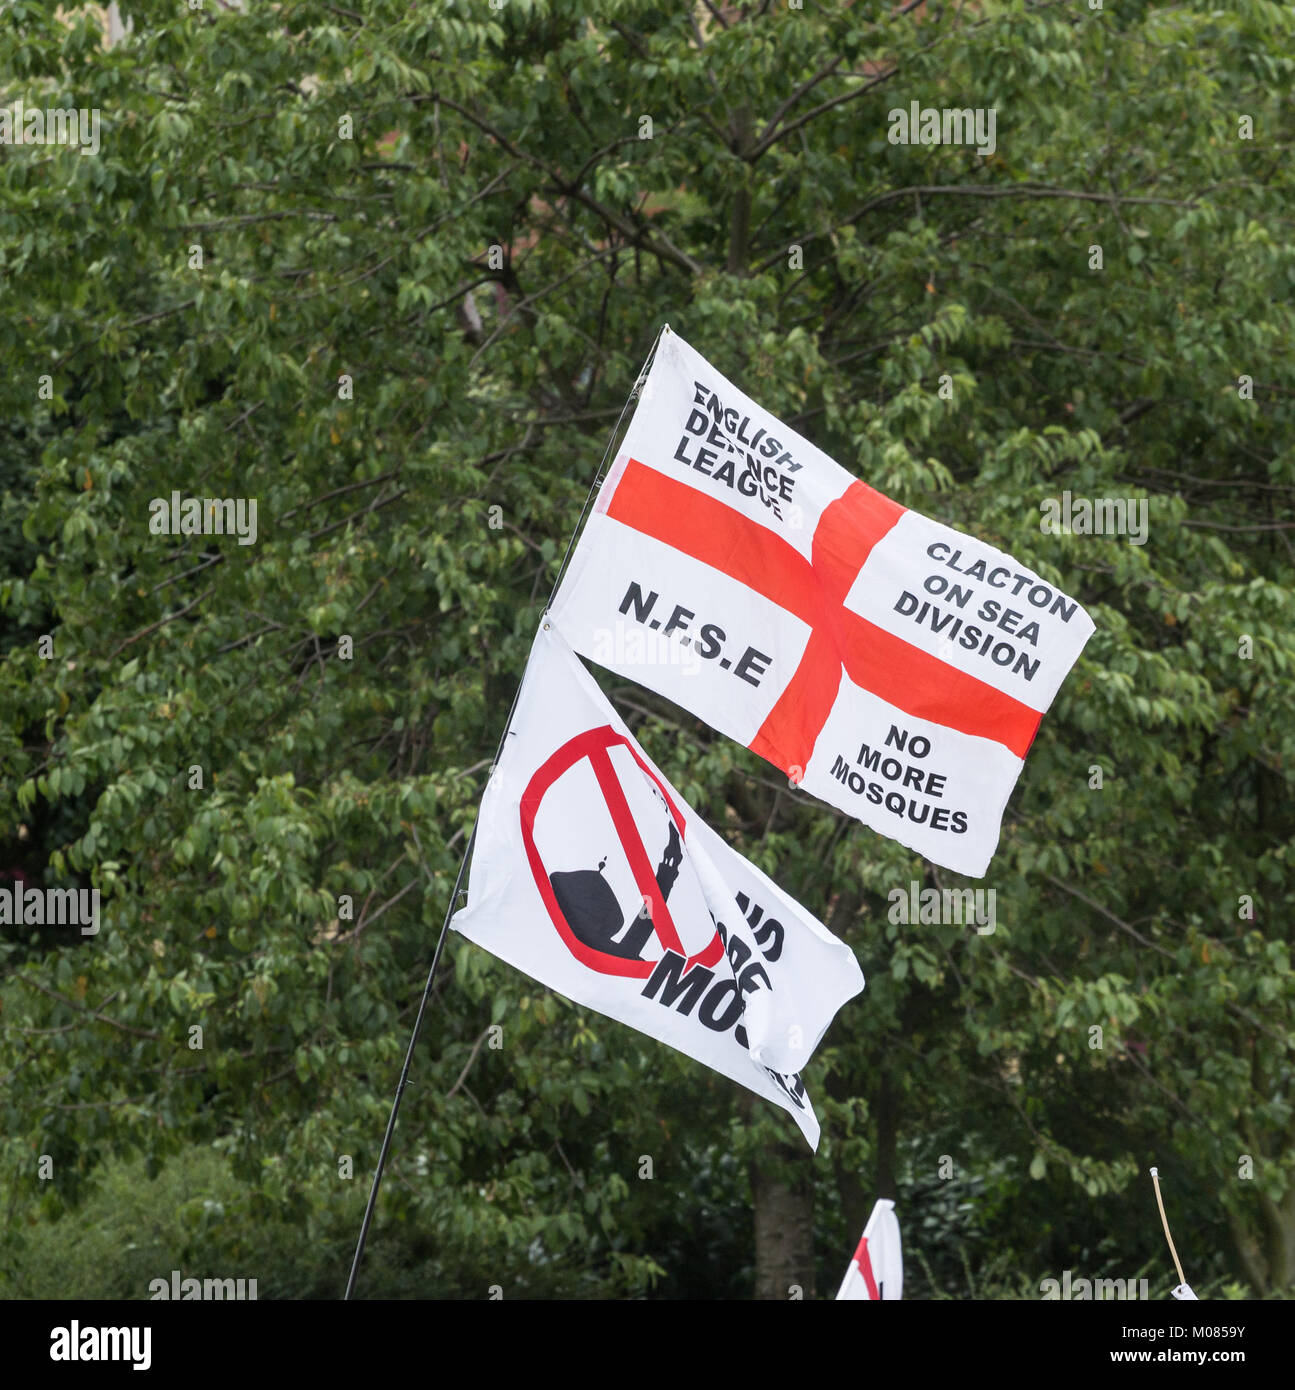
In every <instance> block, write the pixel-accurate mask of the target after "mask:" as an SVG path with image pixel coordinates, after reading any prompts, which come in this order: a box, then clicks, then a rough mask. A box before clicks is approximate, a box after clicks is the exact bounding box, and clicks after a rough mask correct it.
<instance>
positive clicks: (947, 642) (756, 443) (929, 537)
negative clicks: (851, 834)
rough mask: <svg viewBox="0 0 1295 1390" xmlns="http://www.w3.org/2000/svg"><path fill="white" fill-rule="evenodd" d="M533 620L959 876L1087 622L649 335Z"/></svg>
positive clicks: (984, 547)
mask: <svg viewBox="0 0 1295 1390" xmlns="http://www.w3.org/2000/svg"><path fill="white" fill-rule="evenodd" d="M552 620H553V622H554V623H555V624H556V625H557V627H558V629H559V630H560V631H561V632H562V633H563V635H564V636H565V637H566V639H567V641H568V642H570V644H571V645H572V647H574V648H575V650H576V651H578V652H580V653H581V654H582V655H584V656H587V657H589V658H590V659H591V660H592V661H596V662H598V663H599V664H600V665H603V666H606V667H608V668H609V669H611V670H613V671H616V672H618V673H620V674H622V675H625V676H627V677H629V678H630V679H631V680H635V681H638V682H639V683H640V684H642V685H646V686H648V687H649V688H650V689H652V690H655V691H657V692H658V693H659V694H661V695H664V696H666V697H667V698H668V699H670V700H673V701H674V702H675V703H676V704H678V705H681V706H683V708H684V709H686V710H689V711H691V712H692V713H693V714H695V715H697V716H698V717H699V718H701V719H704V720H705V721H706V722H707V723H708V724H710V725H711V726H712V727H713V728H715V729H718V730H719V731H720V732H721V733H723V734H727V735H728V736H729V737H730V738H734V739H736V740H737V741H738V742H739V743H742V744H744V745H745V746H746V747H748V748H750V749H752V750H753V751H754V752H756V753H759V754H760V755H761V757H764V758H766V759H768V760H769V761H770V762H771V763H773V764H774V766H775V767H778V768H781V769H782V771H783V772H785V773H787V775H788V776H789V777H790V778H791V780H792V781H793V782H795V783H797V784H798V785H800V786H802V787H803V788H804V789H805V790H806V791H808V792H811V793H813V795H815V796H818V797H821V798H822V799H823V800H824V801H827V802H829V803H831V804H832V805H833V806H836V807H839V808H840V809H841V810H844V811H847V812H849V813H850V814H851V815H853V816H856V817H857V818H858V819H859V820H861V821H863V823H864V824H865V825H868V826H871V827H872V828H873V829H874V830H877V831H879V832H880V833H881V834H883V835H888V836H890V837H892V838H893V839H896V840H898V841H899V842H900V843H901V844H903V845H906V846H907V847H908V848H909V849H913V850H917V851H918V852H919V853H921V854H924V855H925V856H926V857H927V858H928V859H930V860H932V861H933V862H934V863H937V864H943V865H945V866H947V867H948V868H951V869H954V870H956V871H958V872H960V873H966V874H971V875H974V876H976V877H980V876H981V875H983V874H984V872H985V870H986V869H987V868H988V866H989V861H990V859H991V858H992V857H993V853H994V850H995V848H996V847H997V844H998V836H999V826H1000V823H1001V821H1002V815H1003V810H1004V808H1005V806H1006V804H1007V799H1008V797H1009V796H1010V794H1011V791H1012V788H1013V786H1014V785H1015V783H1016V779H1017V776H1018V775H1019V773H1020V770H1021V766H1022V762H1023V759H1024V757H1025V754H1026V752H1027V751H1028V749H1029V746H1030V743H1031V741H1032V740H1033V738H1034V735H1035V732H1036V730H1037V729H1038V725H1039V720H1040V718H1041V716H1042V714H1043V712H1044V711H1045V710H1046V709H1047V708H1048V706H1049V705H1050V704H1051V703H1052V700H1053V697H1054V696H1055V695H1056V693H1057V690H1058V688H1059V687H1060V685H1061V682H1062V681H1063V680H1064V679H1065V676H1066V674H1067V672H1068V671H1069V670H1070V668H1071V666H1073V664H1074V662H1075V661H1076V659H1077V658H1078V656H1079V653H1080V652H1081V651H1082V650H1083V647H1084V643H1085V642H1086V641H1087V640H1088V638H1089V636H1090V635H1091V634H1092V631H1093V623H1092V620H1091V618H1089V616H1088V614H1087V613H1086V612H1085V611H1084V610H1083V608H1081V607H1080V606H1079V604H1078V603H1077V602H1075V600H1073V599H1070V598H1068V597H1067V596H1066V595H1065V594H1063V593H1061V592H1060V591H1059V590H1057V589H1055V588H1054V587H1053V586H1052V585H1050V584H1048V583H1046V582H1045V581H1044V580H1042V579H1041V578H1040V577H1039V576H1038V575H1037V574H1035V573H1034V572H1033V571H1032V570H1030V569H1027V568H1026V567H1025V566H1024V565H1021V564H1018V563H1017V562H1016V561H1015V560H1013V559H1012V557H1011V556H1010V555H1007V554H1005V553H1004V552H1003V551H1001V550H997V549H995V548H994V547H993V546H992V545H989V544H987V543H986V542H984V541H981V540H978V539H976V538H975V537H973V536H967V535H963V534H962V533H960V532H958V531H954V530H952V529H951V528H950V527H948V526H945V525H942V524H941V523H940V522H938V521H932V520H931V519H930V518H928V517H924V516H921V515H919V514H918V513H917V512H912V511H909V510H907V509H906V508H904V507H901V506H899V505H898V504H897V503H895V502H892V501H891V500H890V499H889V498H887V497H884V496H882V494H881V493H879V492H877V491H875V490H874V489H873V488H870V487H868V486H867V485H866V484H865V483H863V482H860V481H859V480H858V479H856V478H854V477H852V476H851V475H850V474H849V473H847V472H846V471H845V469H843V468H841V467H840V466H839V465H838V464H836V463H834V462H833V461H832V459H830V458H829V457H828V456H827V455H826V454H824V453H823V452H822V451H821V450H820V449H817V448H815V446H814V445H813V444H811V443H810V442H809V441H808V440H807V439H804V438H802V437H801V436H800V435H799V434H797V433H796V432H795V431H794V430H790V429H788V428H787V426H785V425H784V424H782V423H781V422H780V421H779V420H777V419H776V418H775V417H774V416H772V415H770V414H769V413H768V412H767V411H765V410H762V409H761V408H760V407H759V406H758V405H756V403H755V402H754V401H752V400H751V399H750V398H749V397H747V396H746V395H744V394H743V393H742V392H741V391H739V390H738V389H737V387H736V386H734V385H733V384H732V383H731V382H730V381H728V380H727V379H726V378H724V377H723V376H721V375H720V373H719V372H717V371H716V370H715V368H714V367H712V366H711V365H710V363H709V362H707V361H706V359H705V358H703V357H702V356H700V355H699V354H698V353H696V352H694V351H693V349H692V348H690V347H689V346H688V344H687V343H685V342H684V341H683V339H682V338H680V337H679V336H678V335H677V334H674V333H672V332H671V331H670V330H669V329H668V328H667V329H666V330H664V332H663V334H662V337H661V340H660V343H659V344H658V347H657V352H656V357H655V359H654V360H653V363H652V368H651V371H650V372H649V373H648V377H647V380H646V381H645V383H644V385H643V391H642V398H641V400H640V402H639V405H638V407H637V408H636V410H635V412H634V418H633V419H632V421H631V422H630V427H629V431H628V432H627V434H626V436H625V440H624V443H623V445H622V446H621V452H620V454H619V456H618V458H617V461H616V463H615V465H614V467H613V468H612V470H611V472H610V473H609V474H608V476H607V479H606V480H605V481H604V483H603V485H602V487H601V488H600V489H599V494H598V500H597V502H596V504H595V507H594V511H593V514H592V515H591V517H590V519H589V523H588V525H587V526H586V528H585V531H584V534H583V535H582V537H581V539H580V543H579V545H578V546H577V547H576V550H575V554H574V555H573V557H572V561H571V565H570V568H569V569H568V571H567V573H566V576H565V578H564V579H563V582H562V586H561V588H560V589H559V591H558V594H557V598H556V600H555V602H554V605H553V610H552Z"/></svg>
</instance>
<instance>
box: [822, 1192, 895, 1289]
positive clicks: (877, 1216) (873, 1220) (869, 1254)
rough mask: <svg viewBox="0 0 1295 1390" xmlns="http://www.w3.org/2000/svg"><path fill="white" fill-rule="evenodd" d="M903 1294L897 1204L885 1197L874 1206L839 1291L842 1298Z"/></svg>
mask: <svg viewBox="0 0 1295 1390" xmlns="http://www.w3.org/2000/svg"><path fill="white" fill-rule="evenodd" d="M903 1296H904V1251H903V1247H902V1246H901V1245H900V1242H899V1218H898V1217H897V1216H896V1215H895V1204H894V1202H892V1201H891V1200H890V1199H889V1198H888V1197H883V1198H882V1199H881V1200H880V1201H879V1202H878V1203H877V1204H876V1206H874V1207H873V1209H872V1215H871V1216H870V1217H869V1218H868V1224H867V1225H866V1226H865V1227H864V1228H863V1235H862V1236H860V1237H859V1245H858V1248H857V1249H856V1250H855V1252H854V1256H853V1258H852V1259H851V1260H850V1267H849V1269H847V1270H846V1271H845V1278H844V1279H843V1280H842V1281H841V1287H840V1289H839V1290H838V1291H837V1295H836V1297H837V1301H838V1302H839V1301H840V1300H841V1299H847V1300H848V1299H860V1298H861V1299H898V1298H903Z"/></svg>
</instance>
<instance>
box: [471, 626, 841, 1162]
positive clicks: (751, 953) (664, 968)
mask: <svg viewBox="0 0 1295 1390" xmlns="http://www.w3.org/2000/svg"><path fill="white" fill-rule="evenodd" d="M452 925H453V926H454V927H455V928H456V929H457V930H458V931H460V932H462V933H463V935H465V936H467V937H469V938H470V939H471V940H473V941H475V942H476V943H477V944H478V945H479V946H483V947H485V949H486V950H488V951H490V952H492V953H493V954H494V955H496V956H499V957H500V958H501V959H503V960H506V961H507V962H508V963H509V964H510V965H513V966H515V967H516V968H517V969H518V970H522V971H524V972H525V973H526V974H528V975H531V976H533V977H534V978H535V979H537V980H539V981H541V982H542V983H543V984H546V985H548V986H549V987H550V988H552V989H555V990H557V991H558V992H559V993H561V994H564V995H566V996H567V997H568V998H569V999H573V1000H575V1001H576V1002H577V1003H580V1004H584V1005H586V1006H587V1007H589V1008H592V1009H597V1010H598V1011H599V1012H600V1013H603V1014H606V1015H608V1016H609V1017H611V1018H615V1019H618V1020H620V1021H621V1022H622V1023H628V1024H629V1025H630V1026H631V1027H633V1028H637V1029H639V1030H640V1031H641V1032H644V1033H647V1034H649V1035H650V1036H652V1037H654V1038H659V1039H660V1040H661V1041H662V1042H666V1043H669V1044H670V1046H671V1047H674V1048H677V1049H678V1050H679V1051H680V1052H686V1053H687V1054H688V1055H689V1056H690V1057H696V1058H697V1059H698V1060H699V1061H702V1062H705V1063H706V1065H707V1066H710V1067H713V1068H714V1069H715V1070H716V1071H719V1072H722V1073H723V1074H724V1075H725V1076H728V1077H731V1078H732V1079H733V1080H734V1081H738V1082H740V1083H741V1084H742V1085H744V1086H746V1087H748V1088H749V1089H750V1090H752V1091H755V1092H756V1093H757V1094H759V1095H762V1096H765V1097H766V1098H767V1099H769V1100H772V1101H774V1102H775V1103H776V1104H778V1105H780V1106H782V1107H783V1108H784V1109H785V1110H787V1111H789V1112H790V1113H791V1115H792V1116H793V1117H794V1119H795V1120H796V1123H797V1124H798V1125H799V1126H800V1129H801V1132H802V1133H803V1134H804V1135H805V1137H806V1139H807V1140H808V1141H809V1143H810V1144H811V1145H812V1146H814V1147H817V1145H818V1134H819V1126H818V1121H817V1119H816V1118H815V1116H814V1112H813V1108H812V1107H811V1105H810V1102H809V1097H808V1096H807V1095H806V1094H805V1087H804V1083H803V1082H802V1081H801V1079H800V1077H799V1075H798V1074H797V1073H798V1072H799V1070H800V1069H801V1068H802V1067H803V1066H804V1065H805V1063H806V1062H807V1061H808V1060H809V1058H810V1055H811V1054H812V1053H813V1051H814V1048H815V1047H816V1046H817V1045H818V1041H819V1039H820V1038H821V1037H822V1035H823V1033H824V1031H825V1030H826V1028H827V1026H828V1024H829V1023H830V1022H831V1020H832V1017H833V1015H834V1014H835V1013H836V1011H837V1009H839V1008H840V1007H841V1005H842V1004H843V1003H845V1001H846V1000H847V999H850V998H852V997H853V996H854V995H855V994H857V993H858V992H859V991H860V990H861V989H862V988H863V974H862V972H861V971H860V969H859V965H858V962H857V961H856V960H855V958H854V953H853V951H851V950H850V948H849V947H848V946H846V945H845V943H844V942H842V941H839V940H837V938H836V937H834V936H833V935H832V934H831V933H830V932H829V931H828V930H827V929H826V927H824V926H823V925H822V923H821V922H819V921H817V920H816V919H815V918H814V917H813V916H811V915H810V914H809V913H808V912H806V911H805V910H804V908H802V907H801V906H800V905H799V904H798V903H796V902H795V901H794V900H793V899H791V898H789V897H788V896H787V895H786V894H785V893H783V892H782V891H781V889H779V888H778V887H777V886H776V885H775V884H774V883H773V882H771V881H770V879H768V878H767V877H766V876H765V875H764V874H763V873H761V872H760V870H759V869H757V868H756V867H755V865H754V864H751V863H749V862H748V861H747V860H745V859H744V858H743V857H742V856H741V855H740V854H738V853H737V852H736V851H734V850H733V849H731V848H730V847H729V846H728V845H727V844H726V843H725V842H724V841H723V840H722V839H721V838H720V837H719V836H718V835H716V834H715V832H714V831H712V830H711V829H710V828H709V827H708V826H706V825H705V824H704V823H703V822H702V820H701V819H700V818H699V817H698V816H697V814H696V813H695V812H694V811H693V810H692V809H691V807H689V806H688V805H687V803H686V802H685V801H684V800H683V799H682V797H680V796H679V794H678V792H676V791H675V789H674V788H673V787H672V786H671V785H670V783H669V782H668V781H666V779H665V778H664V777H663V776H662V775H661V773H660V771H659V770H658V769H657V767H656V766H655V765H654V764H653V763H652V762H651V760H650V759H649V758H648V757H647V756H646V754H645V753H644V752H643V750H642V749H641V748H640V747H639V745H638V743H637V742H636V741H635V739H634V737H633V735H632V734H631V733H630V732H629V730H628V728H626V726H625V724H624V723H623V722H622V720H621V719H620V717H619V716H618V715H617V713H616V711H615V710H614V709H613V708H612V707H611V705H610V704H608V703H607V700H606V699H605V698H604V696H603V694H602V692H601V691H600V690H599V689H598V687H597V685H596V684H595V683H594V681H593V679H592V677H591V676H590V675H589V673H588V672H587V671H586V670H585V669H584V667H582V666H581V664H580V662H579V661H578V660H577V659H576V657H575V656H574V655H573V654H572V652H571V650H570V648H569V647H568V646H567V645H566V643H565V642H564V641H563V639H562V637H561V636H560V635H559V633H558V632H557V629H556V628H555V627H554V626H553V625H552V624H551V623H550V622H548V620H547V619H546V620H544V621H542V622H541V624H540V631H539V633H538V634H537V635H536V638H535V642H534V645H533V646H532V648H531V655H530V660H529V662H528V663H527V667H526V673H525V675H524V676H523V678H522V687H521V691H520V694H519V696H518V700H517V708H516V711H515V713H514V716H513V720H512V723H511V725H510V726H509V729H508V732H507V735H506V736H505V739H504V747H503V752H502V753H501V755H500V758H499V763H498V765H497V767H496V768H495V770H494V772H493V774H492V776H491V778H490V782H489V784H488V786H487V788H486V792H485V795H484V797H483V798H482V802H481V811H480V819H479V822H478V828H477V838H476V848H475V850H474V852H473V857H472V871H471V876H470V878H469V883H468V905H467V907H466V908H465V909H464V910H463V911H462V912H459V913H458V914H456V916H455V917H454V919H453V923H452Z"/></svg>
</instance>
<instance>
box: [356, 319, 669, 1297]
mask: <svg viewBox="0 0 1295 1390" xmlns="http://www.w3.org/2000/svg"><path fill="white" fill-rule="evenodd" d="M669 331H670V325H669V324H665V325H664V326H663V327H662V328H661V329H660V330H659V331H658V333H657V336H656V337H655V338H654V339H653V341H652V347H651V349H650V350H649V351H648V355H647V357H646V358H645V359H644V362H643V366H642V368H641V370H640V371H639V374H638V376H637V377H636V378H635V380H634V385H633V387H632V388H631V390H630V393H629V395H628V396H626V397H625V404H624V405H623V406H621V413H620V416H619V418H618V419H617V421H616V425H615V427H614V428H613V430H612V432H611V437H610V438H609V439H608V441H607V448H606V449H605V450H604V452H603V459H602V462H601V463H600V464H599V465H598V472H597V473H596V474H595V475H594V480H593V483H592V484H591V486H590V488H589V492H588V494H587V495H586V497H585V504H584V506H583V507H581V509H580V516H579V518H578V520H577V521H576V524H575V529H574V530H573V531H572V532H571V539H570V540H569V541H568V542H567V549H566V554H565V555H563V557H562V564H561V565H560V566H559V568H558V576H557V578H556V579H555V580H554V581H553V589H552V591H551V592H550V593H549V597H548V601H547V602H546V603H545V605H544V611H545V612H547V611H548V609H549V607H550V605H551V604H552V603H553V599H554V596H555V595H556V594H557V591H558V586H559V585H560V584H561V583H562V576H563V575H564V574H566V571H567V564H568V563H569V561H570V559H571V552H572V551H573V550H574V549H575V546H576V539H577V537H578V536H579V534H580V529H581V527H582V526H583V525H584V521H585V517H586V515H588V512H589V505H590V503H591V502H592V501H593V499H594V497H595V495H596V494H597V492H598V488H599V487H600V486H601V484H602V481H603V475H604V474H605V472H606V470H607V460H608V459H609V458H610V457H611V453H612V449H613V448H614V447H615V444H616V441H617V439H618V437H619V436H620V432H621V426H622V425H623V424H624V423H625V412H626V411H627V410H628V409H629V408H630V405H631V403H632V402H634V401H635V400H637V399H638V395H639V392H640V391H641V390H642V389H643V383H644V382H645V381H646V380H647V374H648V370H649V369H650V368H651V366H652V361H653V359H654V358H655V357H656V350H657V347H658V346H659V345H660V342H661V335H662V334H663V333H668V332H669ZM524 675H525V672H523V676H524ZM521 693H522V683H521V681H520V680H519V681H518V682H517V690H516V693H515V694H514V695H513V703H512V705H511V706H510V708H509V710H508V717H507V719H505V720H504V730H503V733H501V734H500V736H499V747H498V748H496V749H495V756H494V761H493V762H492V763H491V766H490V771H491V773H492V774H493V772H494V770H495V767H496V766H497V765H498V763H499V759H500V756H501V755H502V754H503V751H504V742H505V740H506V739H507V738H508V730H509V727H510V726H511V724H512V722H513V714H514V713H515V712H516V710H517V701H518V698H519V697H520V695H521ZM487 780H489V779H487ZM480 819H481V815H480V809H479V808H478V813H477V819H476V820H475V821H474V822H473V824H472V834H471V835H469V836H468V843H467V844H466V845H465V846H464V849H463V857H462V858H461V859H460V860H459V871H458V874H457V875H456V876H455V879H454V891H453V892H452V893H451V894H450V901H449V904H448V906H447V907H446V909H445V920H444V922H442V923H441V934H440V936H439V937H438V938H437V941H436V950H435V951H433V952H432V964H431V967H430V968H429V969H428V972H427V983H426V984H425V985H424V986H423V997H422V999H421V1000H420V1001H419V1004H418V1013H417V1015H416V1017H415V1018H414V1030H413V1032H412V1033H411V1034H410V1037H409V1046H408V1048H407V1049H406V1050H405V1062H404V1065H403V1066H402V1067H401V1069H400V1080H399V1081H398V1082H397V1084H396V1094H395V1096H394V1097H393V1099H392V1102H391V1114H390V1115H389V1116H388V1118H387V1132H386V1134H384V1135H383V1137H382V1149H381V1151H380V1152H379V1154H378V1166H377V1168H376V1169H375V1170H374V1173H373V1182H372V1184H371V1186H370V1187H369V1200H368V1203H367V1204H366V1206H365V1208H364V1221H363V1223H362V1224H361V1226H360V1238H359V1241H358V1242H357V1243H356V1246H355V1258H354V1259H353V1260H352V1261H351V1273H350V1277H349V1278H348V1279H347V1281H346V1293H345V1294H344V1295H343V1302H347V1301H349V1300H350V1297H351V1295H352V1294H353V1293H354V1292H355V1281H356V1278H357V1276H358V1275H359V1272H360V1262H361V1260H363V1258H364V1245H365V1242H366V1241H367V1240H368V1238H369V1226H370V1225H371V1224H372V1221H373V1211H374V1208H375V1207H376V1206H377V1202H378V1188H379V1186H380V1185H381V1183H382V1173H383V1170H384V1169H385V1168H386V1166H387V1155H388V1153H389V1152H390V1151H391V1138H392V1135H393V1134H395V1132H396V1115H397V1113H398V1112H399V1110H400V1101H401V1097H402V1096H403V1095H404V1093H405V1087H406V1086H407V1085H408V1084H409V1068H410V1066H411V1065H412V1063H413V1060H414V1049H415V1048H416V1047H417V1046H418V1035H419V1033H420V1032H421V1031H422V1026H423V1015H424V1014H425V1013H426V1012H427V1001H428V999H429V998H430V997H431V993H432V981H433V980H434V979H435V978H436V967H437V966H438V965H439V964H440V961H441V953H442V951H443V950H444V949H445V941H446V938H447V936H448V935H449V930H450V920H451V918H453V916H454V913H455V909H456V908H457V906H458V901H459V894H460V892H461V891H462V888H463V873H464V870H465V869H466V868H467V867H468V860H469V859H470V858H471V856H472V847H473V845H475V844H476V840H477V825H478V823H479V822H480ZM410 829H411V830H412V831H413V836H414V844H415V846H416V847H417V849H418V857H419V867H420V868H422V870H423V873H424V875H426V873H427V866H426V863H425V862H424V860H423V847H422V845H421V843H420V842H419V839H418V831H417V830H416V829H414V827H413V825H412V823H411V825H410ZM428 883H429V886H431V881H430V879H429V880H428Z"/></svg>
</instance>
